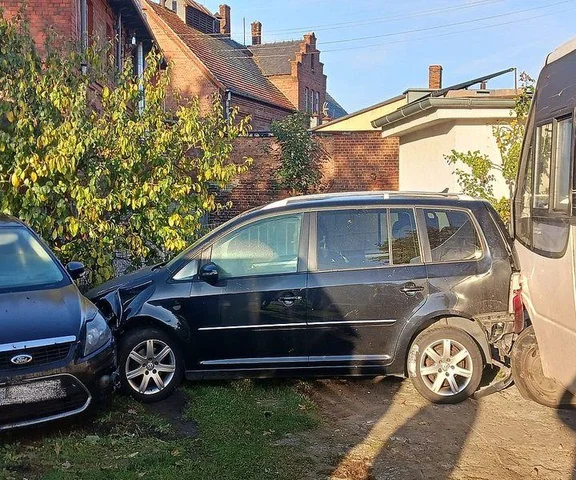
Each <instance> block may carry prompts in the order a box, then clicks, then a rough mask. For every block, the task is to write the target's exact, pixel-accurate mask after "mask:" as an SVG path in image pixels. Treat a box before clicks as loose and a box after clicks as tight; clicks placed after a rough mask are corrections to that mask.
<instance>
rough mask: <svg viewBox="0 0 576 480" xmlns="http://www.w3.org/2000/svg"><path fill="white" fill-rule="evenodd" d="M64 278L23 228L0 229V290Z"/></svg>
mask: <svg viewBox="0 0 576 480" xmlns="http://www.w3.org/2000/svg"><path fill="white" fill-rule="evenodd" d="M63 280H64V273H63V272H62V269H61V268H60V267H59V266H58V265H57V264H56V262H54V260H53V259H52V257H51V256H50V255H49V254H48V252H47V251H46V249H45V248H44V246H43V245H42V244H41V243H40V242H39V241H38V240H37V239H36V238H34V236H33V235H32V234H31V233H30V232H29V231H28V230H27V229H25V228H22V227H14V228H0V289H10V288H19V287H25V286H30V287H39V286H45V285H51V284H55V283H59V282H61V281H63Z"/></svg>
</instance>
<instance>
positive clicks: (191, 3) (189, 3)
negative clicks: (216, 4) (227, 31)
mask: <svg viewBox="0 0 576 480" xmlns="http://www.w3.org/2000/svg"><path fill="white" fill-rule="evenodd" d="M184 3H185V4H186V6H188V7H192V8H195V9H196V10H200V11H201V12H203V13H205V14H206V15H210V16H211V17H214V14H213V13H212V12H211V11H210V10H208V9H207V8H206V7H205V6H204V5H201V4H200V3H198V2H195V1H194V0H185V1H184Z"/></svg>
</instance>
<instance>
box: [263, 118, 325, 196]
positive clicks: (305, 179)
mask: <svg viewBox="0 0 576 480" xmlns="http://www.w3.org/2000/svg"><path fill="white" fill-rule="evenodd" d="M308 125H310V117H309V116H308V115H306V114H304V113H301V112H297V113H294V114H292V115H290V116H288V117H285V118H283V119H282V120H278V121H275V122H272V125H271V126H270V130H271V132H272V133H273V134H274V136H275V137H276V139H277V141H278V143H279V144H280V148H281V153H280V168H279V170H278V171H277V173H276V175H277V178H278V180H279V184H280V186H281V187H282V188H285V189H287V190H288V191H290V192H291V193H292V194H293V195H296V194H306V193H310V192H311V191H314V190H315V189H316V188H318V186H319V185H320V181H321V179H322V173H321V171H320V166H321V164H322V161H323V160H324V156H325V153H324V149H323V148H322V145H321V144H320V142H319V141H318V140H317V139H316V138H314V137H313V136H312V135H311V134H310V132H308Z"/></svg>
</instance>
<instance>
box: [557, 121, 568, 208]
mask: <svg viewBox="0 0 576 480" xmlns="http://www.w3.org/2000/svg"><path fill="white" fill-rule="evenodd" d="M554 143H555V145H556V146H555V149H556V151H555V155H556V165H555V168H554V210H556V211H562V212H566V213H568V211H569V208H570V147H571V145H572V118H565V119H564V120H560V121H558V124H557V126H556V140H555V142H554Z"/></svg>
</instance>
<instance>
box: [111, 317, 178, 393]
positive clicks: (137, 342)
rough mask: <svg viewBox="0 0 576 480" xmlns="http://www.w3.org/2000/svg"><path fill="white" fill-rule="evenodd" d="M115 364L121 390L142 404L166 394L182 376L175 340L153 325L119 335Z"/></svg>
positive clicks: (170, 391)
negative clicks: (120, 336)
mask: <svg viewBox="0 0 576 480" xmlns="http://www.w3.org/2000/svg"><path fill="white" fill-rule="evenodd" d="M118 366H119V370H120V388H121V390H122V391H123V392H124V393H126V394H128V395H131V396H132V397H134V398H135V399H136V400H138V401H140V402H143V403H152V402H158V401H160V400H163V399H165V398H167V397H169V396H170V395H171V394H172V392H174V389H175V388H176V387H177V386H178V385H179V384H180V382H181V381H182V377H183V375H184V361H183V359H182V355H181V351H180V348H179V345H178V343H177V341H176V340H175V339H174V338H173V337H172V336H170V335H169V334H167V333H166V332H164V331H162V330H159V329H156V328H144V329H142V330H139V329H138V330H132V331H130V332H128V333H127V334H126V335H125V336H124V337H122V338H121V340H120V345H119V348H118Z"/></svg>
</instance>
